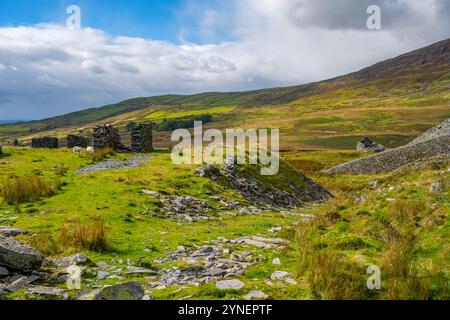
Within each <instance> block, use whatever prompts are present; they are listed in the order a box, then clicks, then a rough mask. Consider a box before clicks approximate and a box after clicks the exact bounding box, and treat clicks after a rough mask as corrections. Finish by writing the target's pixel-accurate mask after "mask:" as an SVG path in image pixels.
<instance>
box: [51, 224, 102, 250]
mask: <svg viewBox="0 0 450 320" xmlns="http://www.w3.org/2000/svg"><path fill="white" fill-rule="evenodd" d="M60 242H61V244H63V245H64V246H65V247H72V248H77V249H85V250H90V251H99V252H101V251H105V250H107V249H108V248H109V234H108V229H107V227H106V224H105V223H104V222H103V221H101V220H98V221H95V222H92V223H82V222H77V223H75V224H64V225H62V226H61V230H60Z"/></svg>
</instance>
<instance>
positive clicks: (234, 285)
mask: <svg viewBox="0 0 450 320" xmlns="http://www.w3.org/2000/svg"><path fill="white" fill-rule="evenodd" d="M244 286H245V283H243V282H242V281H240V280H223V281H219V282H217V283H216V288H217V289H219V290H240V289H242V288H243V287H244Z"/></svg>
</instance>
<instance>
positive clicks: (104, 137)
mask: <svg viewBox="0 0 450 320" xmlns="http://www.w3.org/2000/svg"><path fill="white" fill-rule="evenodd" d="M93 136H94V148H95V149H104V148H112V149H114V150H116V151H122V150H125V149H126V148H125V146H124V145H123V144H122V140H121V137H120V134H119V130H118V129H117V128H114V127H113V126H112V125H110V124H107V125H102V126H97V127H95V128H94V133H93Z"/></svg>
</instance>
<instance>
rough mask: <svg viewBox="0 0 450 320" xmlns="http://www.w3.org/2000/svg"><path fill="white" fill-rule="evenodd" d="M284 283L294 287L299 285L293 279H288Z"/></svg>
mask: <svg viewBox="0 0 450 320" xmlns="http://www.w3.org/2000/svg"><path fill="white" fill-rule="evenodd" d="M284 281H286V282H287V283H289V284H292V285H296V284H298V283H297V281H295V280H294V279H292V278H286V279H284Z"/></svg>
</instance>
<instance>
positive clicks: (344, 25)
mask: <svg viewBox="0 0 450 320" xmlns="http://www.w3.org/2000/svg"><path fill="white" fill-rule="evenodd" d="M288 3H289V5H288V7H287V10H288V15H289V17H290V19H291V20H292V21H293V22H294V23H296V24H297V25H299V26H302V27H308V26H315V27H321V28H328V29H366V21H367V18H368V16H369V15H368V14H367V8H368V7H369V6H370V5H377V6H379V7H380V8H381V11H382V22H383V26H384V27H385V28H390V27H394V26H396V25H398V24H400V23H401V22H405V21H406V20H413V19H414V17H413V12H412V11H411V8H410V6H409V5H408V4H407V2H404V1H398V0H339V1H336V0H320V1H311V0H292V1H289V2H288Z"/></svg>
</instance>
